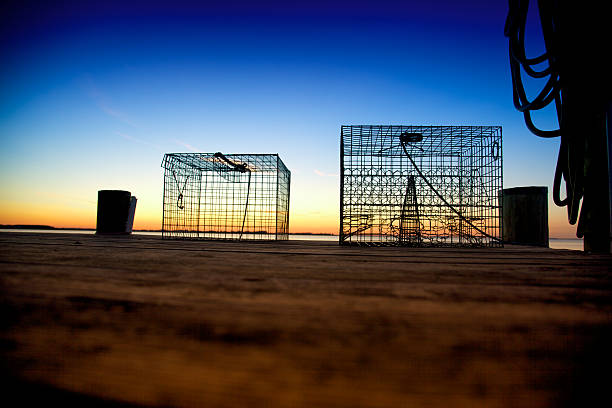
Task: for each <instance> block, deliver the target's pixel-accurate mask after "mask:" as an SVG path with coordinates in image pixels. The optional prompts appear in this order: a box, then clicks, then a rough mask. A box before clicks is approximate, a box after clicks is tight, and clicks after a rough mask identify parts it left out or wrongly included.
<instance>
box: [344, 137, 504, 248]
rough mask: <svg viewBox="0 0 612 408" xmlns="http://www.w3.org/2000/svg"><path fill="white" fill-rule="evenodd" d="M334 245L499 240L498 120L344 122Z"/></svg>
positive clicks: (498, 243)
mask: <svg viewBox="0 0 612 408" xmlns="http://www.w3.org/2000/svg"><path fill="white" fill-rule="evenodd" d="M340 174H341V176H340V180H341V181H340V183H341V185H340V244H345V245H351V244H352V245H386V246H390V245H397V246H418V247H421V246H475V247H476V246H478V247H480V246H492V247H494V246H502V241H501V221H500V215H501V202H500V198H499V192H500V191H501V190H502V132H501V127H500V126H342V129H341V137H340Z"/></svg>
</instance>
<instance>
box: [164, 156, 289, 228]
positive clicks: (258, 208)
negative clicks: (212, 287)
mask: <svg viewBox="0 0 612 408" xmlns="http://www.w3.org/2000/svg"><path fill="white" fill-rule="evenodd" d="M162 167H163V168H164V208H163V220H162V237H163V238H183V239H223V240H247V239H250V240H286V239H289V184H290V181H291V172H290V171H289V170H288V169H287V167H286V166H285V164H284V163H283V161H282V160H281V159H280V157H278V155H276V154H228V155H225V154H223V153H219V152H217V153H168V154H166V155H164V159H163V161H162Z"/></svg>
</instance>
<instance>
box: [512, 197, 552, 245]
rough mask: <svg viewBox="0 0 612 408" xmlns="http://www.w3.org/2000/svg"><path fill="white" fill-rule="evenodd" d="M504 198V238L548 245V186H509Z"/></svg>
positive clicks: (518, 242) (524, 243)
mask: <svg viewBox="0 0 612 408" xmlns="http://www.w3.org/2000/svg"><path fill="white" fill-rule="evenodd" d="M502 200H503V202H502V206H503V239H504V242H506V243H509V244H521V245H537V246H544V247H548V187H514V188H506V189H504V190H503V194H502Z"/></svg>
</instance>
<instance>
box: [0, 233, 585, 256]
mask: <svg viewBox="0 0 612 408" xmlns="http://www.w3.org/2000/svg"><path fill="white" fill-rule="evenodd" d="M0 232H37V233H40V232H47V233H50V234H66V233H69V234H75V233H76V234H94V233H95V231H93V230H37V229H0ZM134 234H135V235H153V236H158V237H159V236H161V232H154V231H151V232H149V231H134ZM289 239H290V240H307V241H336V242H337V241H338V236H337V235H310V234H292V235H289ZM549 245H550V247H551V248H554V249H573V250H575V251H582V249H583V244H582V240H581V239H577V238H574V239H566V238H551V239H550V241H549Z"/></svg>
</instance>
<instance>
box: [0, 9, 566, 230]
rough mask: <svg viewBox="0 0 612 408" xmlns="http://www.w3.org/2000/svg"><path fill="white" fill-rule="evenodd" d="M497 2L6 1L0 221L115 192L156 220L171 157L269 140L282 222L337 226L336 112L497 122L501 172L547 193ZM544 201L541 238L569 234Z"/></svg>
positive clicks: (140, 216)
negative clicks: (287, 194)
mask: <svg viewBox="0 0 612 408" xmlns="http://www.w3.org/2000/svg"><path fill="white" fill-rule="evenodd" d="M98 3H100V4H98ZM255 3H257V5H255ZM423 3H426V4H423ZM506 13H507V2H506V1H503V0H499V1H466V2H457V1H432V2H423V1H401V2H400V1H398V2H392V1H384V0H381V1H351V2H333V1H330V2H317V1H309V2H291V3H290V4H283V3H275V2H249V1H219V2H206V1H201V2H185V1H180V0H177V1H173V2H156V1H132V2H130V1H127V0H125V1H122V2H115V1H105V2H82V1H49V2H40V4H39V2H28V1H26V2H24V1H19V2H14V3H12V5H10V6H9V7H8V8H6V10H5V12H4V14H3V17H2V19H3V20H2V21H1V23H2V24H1V26H2V28H0V30H1V31H0V32H1V34H2V35H1V41H2V43H1V53H2V64H1V66H0V72H1V74H0V137H1V149H0V160H1V161H0V185H1V188H2V189H1V191H2V193H1V195H0V223H2V224H48V225H53V226H57V227H95V222H96V200H97V191H98V190H101V189H124V190H129V191H131V192H132V194H133V195H135V196H137V197H138V200H139V201H138V207H137V211H136V219H135V228H137V229H138V228H149V229H159V228H160V227H161V209H162V178H163V173H162V169H161V167H160V164H161V160H162V157H163V154H164V153H166V152H198V151H203V152H216V151H222V152H225V153H278V154H279V155H280V156H281V158H282V159H283V161H284V162H285V164H286V165H287V166H288V167H289V169H290V170H291V171H292V185H291V194H292V195H291V231H292V232H304V231H311V232H337V231H338V221H339V220H338V208H339V176H338V174H339V134H340V126H341V125H343V124H397V125H399V124H404V125H501V126H502V127H503V148H504V186H505V187H515V186H528V185H543V186H548V187H549V196H550V195H551V194H550V193H551V192H552V189H551V185H552V180H553V174H554V167H555V162H556V157H557V151H558V146H559V141H558V140H557V139H553V140H545V139H540V138H537V137H535V136H533V135H532V134H530V133H529V131H528V130H527V129H526V128H525V125H524V123H523V119H522V115H521V114H520V113H518V112H517V111H515V109H514V107H513V104H512V89H511V80H510V71H509V66H508V50H507V47H508V43H507V39H506V38H505V37H504V35H503V28H504V22H505V17H506ZM529 34H532V36H531V38H533V40H532V41H531V43H530V44H532V48H533V50H531V49H530V51H533V52H534V53H535V52H537V51H539V49H538V47H539V46H540V43H541V41H539V37H538V36H537V35H538V32H537V27H536V25H533V26H530V27H528V39H529V38H530V37H529ZM537 86H538V84H534V86H533V87H532V89H533V90H535V89H537ZM536 120H538V124H539V125H540V126H542V127H545V128H553V127H555V126H556V122H555V120H554V114H553V112H544V113H542V114H540V115H537V116H536ZM549 207H550V224H551V236H553V237H572V236H574V230H575V228H574V227H573V226H570V225H568V224H567V222H566V215H565V209H560V208H557V207H555V206H554V205H553V204H552V201H551V202H550V204H549Z"/></svg>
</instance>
